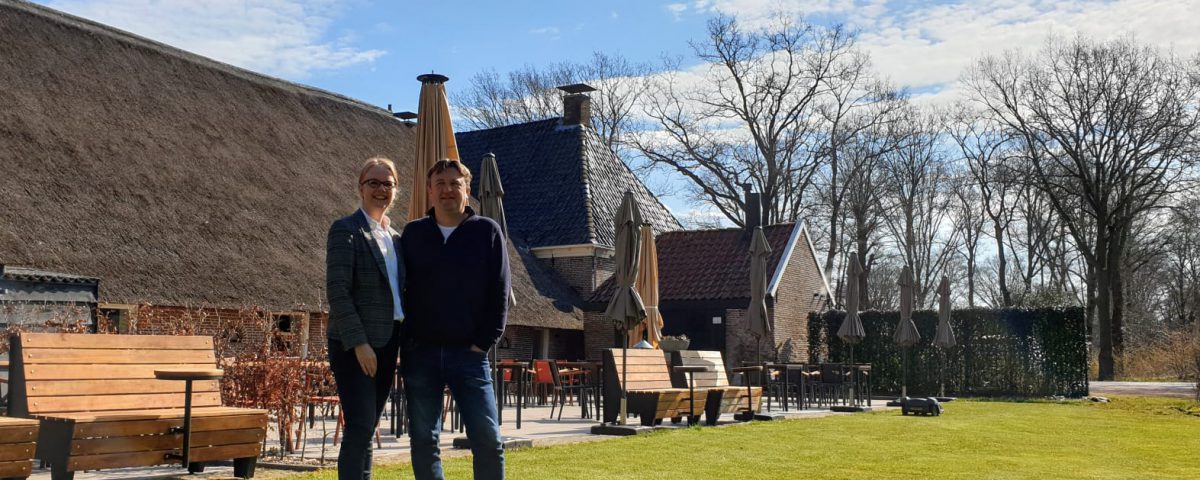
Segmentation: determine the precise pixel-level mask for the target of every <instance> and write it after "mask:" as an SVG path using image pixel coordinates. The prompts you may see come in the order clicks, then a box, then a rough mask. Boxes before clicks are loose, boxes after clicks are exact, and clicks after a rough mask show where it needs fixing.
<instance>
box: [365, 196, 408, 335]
mask: <svg viewBox="0 0 1200 480" xmlns="http://www.w3.org/2000/svg"><path fill="white" fill-rule="evenodd" d="M358 211H360V212H362V214H363V216H364V217H367V224H368V225H370V226H371V236H372V237H375V245H377V246H378V247H379V253H382V254H383V263H384V265H385V266H386V267H387V274H388V285H390V286H391V287H392V302H393V303H392V304H393V305H395V310H394V311H393V312H392V317H393V318H395V319H396V321H397V322H403V321H404V308H403V307H401V306H400V285H398V284H399V283H400V279H399V278H397V277H399V276H400V273H399V270H400V260H399V259H398V258H397V257H396V245H395V244H394V243H393V242H392V233H391V231H390V230H391V228H389V227H390V225H389V224H390V223H391V220H389V219H388V217H387V215H384V216H383V223H380V222H376V221H375V219H374V218H371V216H370V215H367V212H366V211H365V210H363V209H361V208H360V209H358Z"/></svg>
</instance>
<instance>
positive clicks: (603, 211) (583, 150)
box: [456, 118, 681, 247]
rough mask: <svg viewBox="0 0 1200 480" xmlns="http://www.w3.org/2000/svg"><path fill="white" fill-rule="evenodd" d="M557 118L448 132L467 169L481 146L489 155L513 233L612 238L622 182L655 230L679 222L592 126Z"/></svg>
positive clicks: (566, 241)
mask: <svg viewBox="0 0 1200 480" xmlns="http://www.w3.org/2000/svg"><path fill="white" fill-rule="evenodd" d="M561 123H562V121H561V119H559V118H551V119H547V120H539V121H535V122H529V123H522V124H518V125H510V126H506V127H498V128H490V129H487V130H476V131H471V132H462V133H458V134H457V135H456V138H457V140H458V151H459V155H460V157H461V158H462V160H463V163H465V164H466V165H467V167H468V168H470V169H471V171H472V172H478V171H479V167H480V164H481V162H482V160H481V159H482V157H483V155H484V154H486V153H493V154H495V155H496V164H497V166H498V167H499V168H500V180H501V182H502V183H503V185H504V210H505V212H504V213H505V217H506V220H507V222H508V228H509V232H510V233H511V235H512V236H513V237H516V238H519V239H521V240H522V241H524V242H526V245H525V246H527V247H548V246H556V245H579V244H596V245H604V246H612V245H613V244H614V243H615V241H616V233H615V231H614V227H613V216H614V215H615V213H616V210H617V207H618V206H620V204H621V196H622V195H623V194H624V192H625V191H626V190H631V191H633V192H634V195H635V196H636V198H637V200H638V205H639V207H641V212H642V218H643V219H645V220H646V221H647V222H649V223H650V224H651V225H653V226H654V231H655V233H662V232H667V231H673V230H679V229H680V228H681V227H680V225H679V222H678V221H677V220H676V219H675V217H674V216H672V215H671V213H670V212H669V211H667V208H666V207H665V206H663V204H662V203H660V202H659V201H658V199H657V198H655V197H654V195H653V194H651V193H650V191H649V190H648V189H646V186H645V185H643V184H642V182H641V181H640V180H638V178H637V177H636V176H635V175H634V174H633V172H632V171H630V170H629V167H627V166H625V164H624V163H623V162H621V160H620V159H618V158H617V156H616V155H615V154H614V153H613V152H612V150H610V149H609V148H608V147H607V146H605V145H604V143H603V142H602V141H601V140H600V138H599V137H598V136H597V135H596V133H595V131H593V130H592V129H591V128H588V127H581V126H579V125H569V126H564V125H562V124H561ZM478 178H479V175H475V176H474V180H473V182H474V183H473V185H472V190H473V191H477V190H478V182H477V181H478Z"/></svg>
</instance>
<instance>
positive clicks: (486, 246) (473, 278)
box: [400, 207, 509, 351]
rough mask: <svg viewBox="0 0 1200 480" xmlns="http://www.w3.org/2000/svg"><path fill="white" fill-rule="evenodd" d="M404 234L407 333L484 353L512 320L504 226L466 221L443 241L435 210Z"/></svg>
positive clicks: (429, 341) (419, 339)
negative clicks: (509, 315) (474, 347)
mask: <svg viewBox="0 0 1200 480" xmlns="http://www.w3.org/2000/svg"><path fill="white" fill-rule="evenodd" d="M430 212H431V213H430V214H429V215H427V216H425V217H424V218H421V219H418V220H413V221H412V222H409V224H408V225H406V226H405V227H404V233H403V234H402V235H401V236H400V244H401V246H402V250H401V251H402V252H404V267H405V270H406V275H405V292H404V300H403V302H404V317H405V320H404V333H405V335H407V336H408V338H409V339H410V340H412V341H413V342H415V343H418V344H422V345H440V346H446V347H469V346H471V345H475V346H477V347H479V348H480V349H483V350H484V351H487V349H488V348H491V346H492V345H493V344H495V343H496V341H497V340H498V339H499V338H500V335H502V334H503V333H504V325H505V323H507V321H508V289H509V271H508V245H507V242H506V241H505V239H504V233H503V232H502V231H501V230H500V225H499V224H497V223H496V222H495V221H493V220H492V219H490V218H487V217H481V216H478V215H475V212H474V211H472V210H471V208H470V207H467V217H466V218H465V219H464V220H463V221H462V223H461V224H459V225H458V228H456V229H454V232H453V233H451V234H450V238H449V239H448V240H445V241H443V237H442V232H441V230H439V229H438V226H437V221H436V220H434V217H433V214H432V210H431V211H430Z"/></svg>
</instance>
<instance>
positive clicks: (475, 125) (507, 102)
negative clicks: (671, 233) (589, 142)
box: [451, 52, 653, 158]
mask: <svg viewBox="0 0 1200 480" xmlns="http://www.w3.org/2000/svg"><path fill="white" fill-rule="evenodd" d="M651 73H653V69H652V68H651V66H650V65H649V64H645V63H634V62H631V61H629V60H628V59H627V58H625V57H622V56H620V55H614V54H607V53H603V52H594V53H593V54H592V58H591V59H590V60H589V61H588V62H559V63H555V64H552V65H550V66H548V67H546V68H537V67H534V66H532V65H526V66H524V67H522V68H521V69H518V70H514V71H512V72H509V73H507V74H505V75H501V74H500V73H498V72H496V71H495V70H486V71H483V72H479V73H476V74H475V75H474V76H472V77H471V79H470V80H469V84H470V86H469V87H468V88H467V89H466V90H463V91H461V92H458V93H456V94H454V95H453V96H452V97H451V98H452V99H453V101H454V106H455V107H456V108H457V109H458V113H459V116H458V118H459V122H460V123H461V127H462V128H466V129H482V128H494V127H501V126H505V125H513V124H517V123H525V122H531V121H535V120H542V119H547V118H554V117H559V116H562V114H563V112H562V109H563V106H562V92H560V91H558V87H560V86H563V85H569V84H573V83H587V84H589V85H591V86H593V87H595V88H596V89H597V91H596V92H594V93H592V94H591V97H592V117H591V123H592V127H594V128H595V129H596V133H597V134H599V135H600V138H601V139H602V140H603V141H604V143H605V144H606V145H608V146H609V147H610V148H612V149H613V151H615V152H617V154H618V155H620V156H622V158H625V154H626V153H628V152H626V151H625V150H626V149H627V146H626V136H627V135H628V134H629V132H630V130H631V128H632V125H633V123H634V122H635V118H634V117H635V113H636V109H637V105H638V101H639V99H640V98H641V96H642V95H643V94H644V93H645V91H646V77H647V76H648V75H650V74H651Z"/></svg>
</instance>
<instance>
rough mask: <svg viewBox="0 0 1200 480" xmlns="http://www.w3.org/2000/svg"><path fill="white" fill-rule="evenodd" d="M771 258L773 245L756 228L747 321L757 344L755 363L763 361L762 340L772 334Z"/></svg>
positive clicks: (751, 253) (751, 260)
mask: <svg viewBox="0 0 1200 480" xmlns="http://www.w3.org/2000/svg"><path fill="white" fill-rule="evenodd" d="M769 256H771V243H770V242H768V241H767V235H766V234H764V233H763V229H762V227H754V236H753V238H752V239H751V240H750V308H749V309H748V310H747V311H746V320H747V321H748V322H750V334H751V335H753V336H754V337H755V338H756V339H758V341H757V342H756V345H755V348H754V351H755V361H756V362H757V361H758V360H761V356H762V345H761V343H762V338H763V337H766V336H767V335H770V334H771V319H770V318H769V317H768V316H767V257H769Z"/></svg>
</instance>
